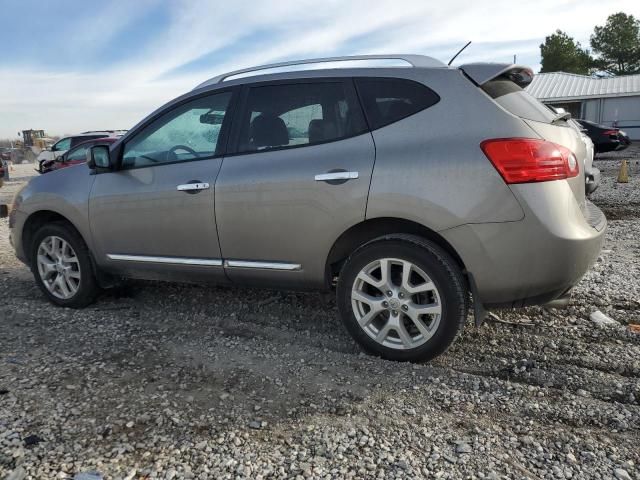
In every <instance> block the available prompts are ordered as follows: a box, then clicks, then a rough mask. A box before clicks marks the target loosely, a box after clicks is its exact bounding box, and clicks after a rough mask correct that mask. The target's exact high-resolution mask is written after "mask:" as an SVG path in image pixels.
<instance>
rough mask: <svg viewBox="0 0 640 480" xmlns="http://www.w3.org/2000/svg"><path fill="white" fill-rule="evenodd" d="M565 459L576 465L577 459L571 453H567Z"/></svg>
mask: <svg viewBox="0 0 640 480" xmlns="http://www.w3.org/2000/svg"><path fill="white" fill-rule="evenodd" d="M566 459H567V462H569V463H578V459H577V458H576V456H575V455H574V454H573V453H567V456H566Z"/></svg>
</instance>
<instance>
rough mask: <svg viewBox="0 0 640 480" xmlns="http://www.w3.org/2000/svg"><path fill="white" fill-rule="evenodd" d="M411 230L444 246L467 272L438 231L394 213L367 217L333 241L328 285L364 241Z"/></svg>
mask: <svg viewBox="0 0 640 480" xmlns="http://www.w3.org/2000/svg"><path fill="white" fill-rule="evenodd" d="M392 234H410V235H417V236H419V237H422V238H425V239H427V240H430V241H432V242H434V243H436V244H437V245H438V246H440V247H441V248H442V249H443V250H445V251H446V252H447V253H448V254H449V255H451V257H452V258H453V259H454V260H455V262H456V263H457V264H458V266H459V267H460V269H461V270H462V271H463V272H465V271H466V267H465V265H464V262H463V260H462V258H461V257H460V255H458V252H457V251H456V250H455V249H454V248H453V246H452V245H451V244H450V243H449V242H447V241H446V240H445V239H444V238H443V237H442V236H441V235H439V234H438V233H437V232H436V231H434V230H432V229H430V228H428V227H426V226H424V225H422V224H420V223H417V222H414V221H411V220H406V219H403V218H393V217H379V218H372V219H367V220H364V221H363V222H360V223H357V224H356V225H353V226H351V227H349V228H348V229H347V230H346V231H344V232H343V233H342V234H341V235H340V236H339V237H338V239H337V240H336V241H335V242H334V244H333V246H332V247H331V250H330V251H329V255H328V256H327V262H326V267H325V278H326V283H327V285H329V286H330V285H331V284H332V282H333V279H334V277H336V276H337V275H338V274H339V273H340V270H341V269H342V265H343V264H344V262H345V261H346V260H347V258H348V257H349V255H351V253H352V252H353V251H354V250H355V249H357V248H358V247H360V246H361V245H363V244H365V243H367V242H369V241H371V240H373V239H375V238H378V237H382V236H384V235H392Z"/></svg>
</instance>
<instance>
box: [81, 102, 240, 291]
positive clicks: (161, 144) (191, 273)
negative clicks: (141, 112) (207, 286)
mask: <svg viewBox="0 0 640 480" xmlns="http://www.w3.org/2000/svg"><path fill="white" fill-rule="evenodd" d="M231 98H232V92H231V91H225V92H220V93H215V94H209V95H207V96H200V97H199V98H197V99H195V100H191V101H188V102H185V103H182V104H179V105H177V106H175V107H172V108H170V109H169V111H167V112H165V113H162V114H161V115H160V116H159V117H157V118H156V119H155V120H153V121H152V122H151V123H149V124H148V125H146V126H144V127H143V128H142V129H140V130H138V131H137V132H132V135H131V136H127V138H125V139H124V146H123V149H122V151H123V153H122V159H121V165H120V168H119V169H118V170H117V171H113V172H108V173H100V174H97V175H96V179H95V182H94V185H93V188H92V191H91V199H90V205H89V215H90V222H91V230H92V237H93V241H94V245H95V250H96V252H97V257H98V258H97V261H98V263H100V264H101V266H103V267H104V268H106V269H107V270H111V271H116V272H121V273H124V274H126V275H128V276H134V277H136V276H137V277H143V278H162V279H174V280H180V279H188V280H203V279H211V280H214V281H216V280H224V279H225V277H224V271H223V268H222V260H221V254H220V246H219V243H218V236H217V232H216V224H215V217H214V208H215V203H214V202H215V195H214V185H215V180H216V177H217V175H218V172H219V170H220V166H221V164H222V157H221V153H222V147H223V145H224V141H223V138H224V137H225V133H224V132H225V129H226V128H227V127H226V121H225V119H226V118H227V117H228V115H227V114H228V110H229V106H230V105H231Z"/></svg>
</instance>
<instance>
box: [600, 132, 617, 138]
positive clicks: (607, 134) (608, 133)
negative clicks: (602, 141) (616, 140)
mask: <svg viewBox="0 0 640 480" xmlns="http://www.w3.org/2000/svg"><path fill="white" fill-rule="evenodd" d="M602 135H604V136H605V137H606V136H609V135H615V136H616V137H617V136H618V130H605V131H604V132H602Z"/></svg>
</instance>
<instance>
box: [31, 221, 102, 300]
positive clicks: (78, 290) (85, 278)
mask: <svg viewBox="0 0 640 480" xmlns="http://www.w3.org/2000/svg"><path fill="white" fill-rule="evenodd" d="M31 259H32V261H31V270H32V272H33V275H34V277H35V279H36V283H37V284H38V286H39V287H40V289H41V290H42V291H43V292H44V294H45V295H46V296H47V298H48V299H49V300H50V301H51V302H52V303H55V304H56V305H60V306H63V307H71V308H82V307H86V306H87V305H89V304H90V303H92V302H93V301H94V300H95V298H96V296H97V294H98V292H99V290H100V288H99V286H98V283H97V281H96V278H95V275H94V272H93V268H92V265H91V258H90V256H89V250H88V248H87V246H86V244H85V243H84V240H83V239H82V237H81V236H80V235H79V234H78V233H77V232H76V231H75V230H74V229H72V228H71V227H69V226H67V225H66V224H64V223H51V224H47V225H44V226H42V227H40V229H39V230H38V231H37V232H36V234H35V236H34V238H33V242H32V250H31Z"/></svg>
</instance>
